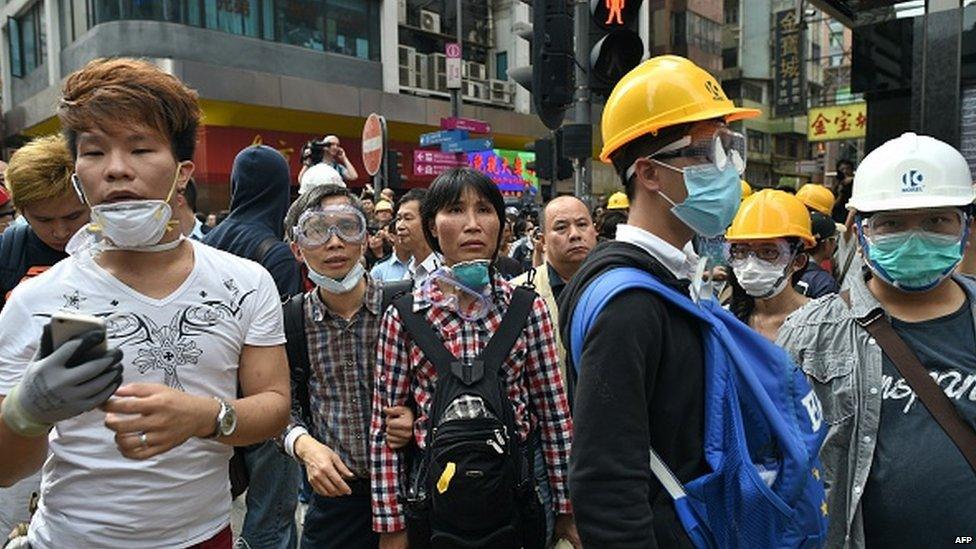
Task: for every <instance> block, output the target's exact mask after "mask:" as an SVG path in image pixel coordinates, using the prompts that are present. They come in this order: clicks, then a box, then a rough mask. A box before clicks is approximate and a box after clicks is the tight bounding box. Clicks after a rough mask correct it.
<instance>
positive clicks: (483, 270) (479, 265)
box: [451, 259, 489, 292]
mask: <svg viewBox="0 0 976 549" xmlns="http://www.w3.org/2000/svg"><path fill="white" fill-rule="evenodd" d="M488 264H489V261H488V260H487V259H476V260H474V261H463V262H461V263H455V264H454V265H452V266H451V273H453V275H454V279H455V280H457V281H458V283H460V284H461V285H463V286H464V287H465V288H467V289H469V290H472V291H475V292H481V291H483V290H484V289H485V287H486V286H488V281H489V276H488Z"/></svg>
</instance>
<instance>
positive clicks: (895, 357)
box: [841, 291, 976, 473]
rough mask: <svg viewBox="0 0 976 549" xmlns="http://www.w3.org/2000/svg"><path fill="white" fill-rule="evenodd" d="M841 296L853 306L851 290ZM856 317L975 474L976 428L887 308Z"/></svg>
mask: <svg viewBox="0 0 976 549" xmlns="http://www.w3.org/2000/svg"><path fill="white" fill-rule="evenodd" d="M841 299H843V300H844V302H845V303H847V305H848V307H850V304H851V297H850V292H849V291H844V292H841ZM855 320H856V321H857V323H858V324H860V325H861V326H863V327H864V329H865V330H867V331H868V333H869V334H871V336H872V337H874V339H875V341H877V342H878V345H879V346H880V347H881V350H882V351H883V352H884V354H886V355H888V358H889V359H890V360H891V363H892V364H894V365H895V368H897V369H898V372H899V373H900V374H901V375H902V377H903V378H905V381H907V382H908V385H909V386H911V388H912V390H913V391H915V394H916V395H918V399H919V400H921V401H922V404H923V405H924V406H925V409H926V410H928V411H929V414H931V415H932V417H933V418H935V421H936V423H938V424H939V427H942V430H943V431H945V433H946V434H947V435H949V438H950V439H952V442H953V444H955V445H956V447H957V448H959V451H960V452H962V455H963V457H965V458H966V461H968V462H969V466H970V467H971V468H972V469H973V472H974V473H976V431H973V428H972V427H970V426H969V425H968V424H967V423H966V421H965V420H964V419H963V418H962V416H960V415H959V410H958V409H957V408H956V407H955V405H953V404H952V401H951V400H949V397H948V396H946V394H945V392H944V391H943V390H942V388H941V387H939V385H938V384H937V383H936V382H935V380H934V379H932V376H930V375H929V372H928V370H926V369H925V367H924V366H922V363H921V362H920V361H919V360H918V356H916V355H915V353H914V352H913V351H912V350H911V348H910V347H909V346H908V345H907V344H906V343H905V340H903V339H902V338H901V336H899V335H898V332H896V331H895V329H894V328H893V327H892V326H891V323H890V322H888V318H887V317H886V316H885V313H884V311H883V310H882V309H875V310H873V311H871V313H869V314H868V315H866V316H864V317H862V318H857V319H855Z"/></svg>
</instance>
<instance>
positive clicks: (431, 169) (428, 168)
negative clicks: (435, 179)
mask: <svg viewBox="0 0 976 549" xmlns="http://www.w3.org/2000/svg"><path fill="white" fill-rule="evenodd" d="M466 165H467V164H465V163H455V164H454V165H450V164H418V163H416V162H414V164H413V174H414V175H433V176H437V175H440V174H442V173H444V172H446V171H447V170H450V169H451V168H458V167H461V166H466Z"/></svg>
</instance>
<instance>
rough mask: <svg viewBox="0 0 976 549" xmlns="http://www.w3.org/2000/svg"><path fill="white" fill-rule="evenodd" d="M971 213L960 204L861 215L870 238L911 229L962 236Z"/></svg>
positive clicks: (862, 223)
mask: <svg viewBox="0 0 976 549" xmlns="http://www.w3.org/2000/svg"><path fill="white" fill-rule="evenodd" d="M967 221H968V216H967V215H966V214H965V213H964V212H963V211H962V210H960V209H959V208H939V209H931V210H930V209H925V210H903V211H893V212H880V213H876V214H873V215H870V216H868V217H864V218H861V230H862V231H863V232H864V237H865V238H867V239H868V241H869V242H871V241H875V240H877V239H879V238H882V239H883V238H884V237H886V236H891V235H897V234H900V233H905V232H909V231H916V232H922V233H928V234H932V235H935V236H945V237H951V238H956V239H959V238H962V235H963V234H965V232H966V223H967Z"/></svg>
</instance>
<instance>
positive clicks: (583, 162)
mask: <svg viewBox="0 0 976 549" xmlns="http://www.w3.org/2000/svg"><path fill="white" fill-rule="evenodd" d="M574 1H575V5H574V6H573V7H574V8H575V14H574V15H575V20H574V22H575V25H574V31H575V32H574V34H575V35H576V117H575V118H576V123H577V124H586V125H591V124H592V123H593V122H592V120H591V119H590V118H591V117H590V23H589V22H590V2H589V0H574ZM591 162H592V159H591V158H589V155H588V156H587V158H584V159H576V158H574V159H573V183H574V191H575V194H576V196H578V197H579V198H580V199H582V200H583V201H584V202H586V204H587V205H589V206H590V207H592V206H593V196H592V195H593V174H592V172H591V170H590V168H591V165H590V163H591Z"/></svg>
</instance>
